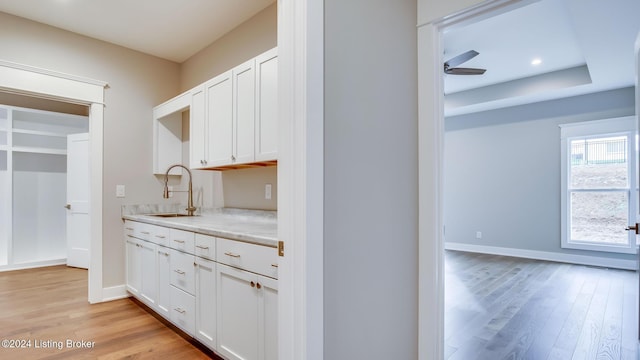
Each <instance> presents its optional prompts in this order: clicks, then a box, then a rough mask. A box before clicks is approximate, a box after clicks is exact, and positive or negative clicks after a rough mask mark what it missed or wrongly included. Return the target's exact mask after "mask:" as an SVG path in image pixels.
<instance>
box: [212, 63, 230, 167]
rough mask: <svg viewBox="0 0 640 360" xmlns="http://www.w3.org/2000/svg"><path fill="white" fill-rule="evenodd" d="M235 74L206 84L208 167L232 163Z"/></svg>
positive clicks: (219, 76)
mask: <svg viewBox="0 0 640 360" xmlns="http://www.w3.org/2000/svg"><path fill="white" fill-rule="evenodd" d="M232 75H233V72H232V71H227V72H225V73H223V74H220V75H218V76H216V77H215V78H213V79H211V80H209V81H207V83H206V84H205V90H206V98H207V113H206V122H207V125H208V131H207V138H208V147H209V151H208V152H207V153H208V159H207V164H206V166H218V165H226V164H228V163H230V162H231V156H232V152H233V149H232V139H233V76H232Z"/></svg>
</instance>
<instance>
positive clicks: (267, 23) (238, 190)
mask: <svg viewBox="0 0 640 360" xmlns="http://www.w3.org/2000/svg"><path fill="white" fill-rule="evenodd" d="M277 25H278V8H277V3H273V5H270V6H268V7H267V8H265V9H264V10H262V11H261V12H259V13H258V14H256V15H255V16H253V17H252V18H251V19H249V20H247V21H246V22H244V23H242V24H240V25H238V26H237V27H236V28H235V29H233V30H231V31H230V32H228V33H227V34H225V35H224V36H223V37H221V38H220V39H218V40H216V41H215V42H214V43H212V44H211V45H209V46H207V47H206V48H204V49H202V51H200V52H198V53H197V54H195V55H194V56H192V57H191V58H189V59H188V60H187V61H185V62H184V63H182V65H181V69H180V83H181V88H182V91H186V90H188V89H190V88H192V87H194V86H196V85H198V84H201V83H203V82H205V81H207V80H209V79H211V78H212V77H214V76H216V75H219V74H221V73H223V72H225V71H227V70H229V69H231V68H233V67H235V66H236V65H239V64H241V63H243V62H245V61H247V60H249V59H251V58H253V57H255V56H257V55H259V54H262V53H263V52H265V51H267V50H269V49H272V48H274V47H276V46H277V45H278V42H277V35H278V26H277ZM176 95H177V94H176ZM184 153H185V156H188V141H187V143H185V151H184ZM276 173H277V168H276V167H271V168H268V169H258V170H228V171H224V172H221V173H218V172H216V171H213V172H212V171H200V170H195V171H194V172H193V174H194V178H197V179H198V182H199V183H205V184H210V186H212V189H211V190H210V192H212V193H213V196H214V197H215V199H205V201H210V202H209V203H205V206H206V205H209V204H211V205H212V206H214V207H218V206H226V207H242V208H247V209H261V210H277V208H278V206H277V201H276V200H277V194H276V192H275V191H274V192H273V194H272V195H273V196H272V199H271V200H265V198H264V185H265V184H272V186H273V188H274V189H275V188H276V180H275V179H276V177H277V176H276ZM194 184H195V180H194ZM181 186H183V187H185V186H187V185H186V179H182V185H181ZM206 190H207V189H206V188H205V192H206Z"/></svg>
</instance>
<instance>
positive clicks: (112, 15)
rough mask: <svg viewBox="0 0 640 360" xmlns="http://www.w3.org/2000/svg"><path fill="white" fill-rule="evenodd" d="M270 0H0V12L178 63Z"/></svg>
mask: <svg viewBox="0 0 640 360" xmlns="http://www.w3.org/2000/svg"><path fill="white" fill-rule="evenodd" d="M274 1H275V0H188V1H184V0H163V1H157V0H135V1H131V0H91V1H86V0H37V5H36V4H34V1H25V0H0V11H1V12H5V13H8V14H12V15H16V16H20V17H23V18H27V19H30V20H33V21H37V22H40V23H44V24H48V25H51V26H55V27H58V28H61V29H64V30H68V31H72V32H75V33H78V34H81V35H86V36H89V37H92V38H95V39H99V40H103V41H107V42H110V43H113V44H117V45H121V46H124V47H127V48H130V49H134V50H138V51H141V52H144V53H147V54H151V55H154V56H158V57H161V58H164V59H167V60H171V61H175V62H178V63H181V62H183V61H185V60H186V59H188V58H189V57H191V56H192V55H193V54H195V53H197V52H199V51H200V50H202V49H204V48H205V47H206V46H208V45H209V44H211V43H212V42H214V41H215V40H217V39H218V38H220V37H221V36H222V35H224V34H225V33H227V32H229V31H230V30H231V29H233V28H234V27H236V26H238V25H239V24H241V23H243V22H244V21H246V20H248V19H249V18H251V17H252V16H253V15H255V14H257V13H258V12H260V11H261V10H263V9H264V8H266V7H267V6H269V5H271V4H272V3H273V2H274Z"/></svg>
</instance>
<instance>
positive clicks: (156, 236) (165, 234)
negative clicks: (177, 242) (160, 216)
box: [149, 225, 170, 246]
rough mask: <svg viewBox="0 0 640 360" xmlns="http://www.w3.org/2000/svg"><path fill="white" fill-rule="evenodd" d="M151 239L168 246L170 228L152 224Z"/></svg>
mask: <svg viewBox="0 0 640 360" xmlns="http://www.w3.org/2000/svg"><path fill="white" fill-rule="evenodd" d="M149 230H150V233H151V241H152V242H154V243H156V244H158V245H162V246H167V245H168V244H167V243H168V242H169V234H170V229H169V228H166V227H163V226H155V225H152V226H151V227H150V228H149Z"/></svg>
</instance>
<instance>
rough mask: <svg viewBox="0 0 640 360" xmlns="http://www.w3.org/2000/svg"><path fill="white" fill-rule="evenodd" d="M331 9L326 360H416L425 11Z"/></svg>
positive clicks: (336, 1) (353, 2) (390, 2)
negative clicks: (420, 23) (420, 28)
mask: <svg viewBox="0 0 640 360" xmlns="http://www.w3.org/2000/svg"><path fill="white" fill-rule="evenodd" d="M324 4H325V24H327V25H326V27H325V73H324V74H325V75H324V80H325V84H324V85H325V91H324V94H325V107H324V111H325V114H324V124H325V128H324V131H325V133H324V148H325V154H324V156H325V164H324V176H325V177H324V185H325V192H324V194H325V195H324V207H325V210H324V211H325V213H324V335H325V338H324V358H325V359H334V360H340V359H416V358H417V351H418V335H417V332H418V323H417V322H418V317H417V313H418V287H417V285H418V222H417V209H418V198H417V196H416V194H417V192H418V181H417V180H418V173H417V163H418V161H417V149H418V138H417V129H418V120H417V118H418V116H417V106H418V105H417V104H418V100H417V95H416V94H417V64H416V62H417V60H416V59H417V53H416V41H417V39H416V34H417V32H416V26H415V23H416V1H415V0H375V1H371V0H350V1H343V0H327V1H325V2H324Z"/></svg>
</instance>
